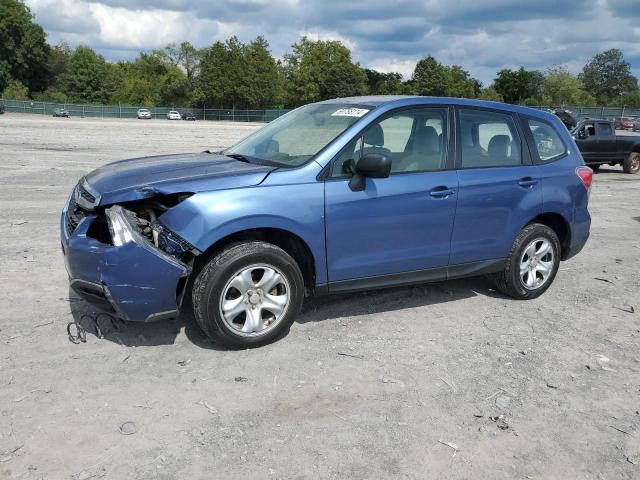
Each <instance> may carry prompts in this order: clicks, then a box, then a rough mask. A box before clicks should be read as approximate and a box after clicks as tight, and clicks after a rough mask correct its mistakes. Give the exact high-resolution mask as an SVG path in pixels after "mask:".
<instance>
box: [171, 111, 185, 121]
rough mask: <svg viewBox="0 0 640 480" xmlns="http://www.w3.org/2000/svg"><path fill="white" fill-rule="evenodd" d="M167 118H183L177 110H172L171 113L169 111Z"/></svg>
mask: <svg viewBox="0 0 640 480" xmlns="http://www.w3.org/2000/svg"><path fill="white" fill-rule="evenodd" d="M167 120H182V115H180V113H179V112H176V111H175V110H171V111H170V112H169V113H167Z"/></svg>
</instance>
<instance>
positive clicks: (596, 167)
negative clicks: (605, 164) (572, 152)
mask: <svg viewBox="0 0 640 480" xmlns="http://www.w3.org/2000/svg"><path fill="white" fill-rule="evenodd" d="M600 167H601V165H600V164H599V163H598V164H595V165H594V164H591V165H589V168H590V169H591V170H593V173H598V170H600Z"/></svg>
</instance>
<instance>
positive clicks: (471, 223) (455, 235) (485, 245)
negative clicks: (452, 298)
mask: <svg viewBox="0 0 640 480" xmlns="http://www.w3.org/2000/svg"><path fill="white" fill-rule="evenodd" d="M456 117H457V118H456V122H457V125H458V128H457V132H458V135H457V142H458V144H457V158H456V168H457V173H458V206H457V210H456V215H455V220H454V225H453V232H452V237H451V260H450V264H451V265H452V266H453V265H461V264H465V263H471V262H479V261H486V260H497V259H501V258H505V257H506V256H507V255H508V253H509V250H510V249H511V246H512V244H513V241H514V239H515V237H516V235H517V233H518V232H519V231H520V229H521V228H522V226H523V225H524V224H525V223H526V222H527V221H528V220H529V219H530V218H533V217H535V215H537V214H538V213H541V211H542V189H541V185H540V184H539V182H540V173H539V170H538V167H537V166H535V165H533V163H532V161H531V155H530V152H529V150H528V148H527V146H526V143H525V142H524V141H523V136H522V133H521V128H520V126H519V122H518V121H517V117H516V116H515V115H512V114H510V113H505V112H503V111H494V110H486V109H477V108H469V107H465V108H458V109H457V110H456Z"/></svg>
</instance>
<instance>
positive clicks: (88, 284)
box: [60, 207, 190, 322]
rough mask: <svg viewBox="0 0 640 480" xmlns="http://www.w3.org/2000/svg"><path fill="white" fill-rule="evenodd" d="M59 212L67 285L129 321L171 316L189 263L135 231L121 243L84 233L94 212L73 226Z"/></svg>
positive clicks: (176, 311)
mask: <svg viewBox="0 0 640 480" xmlns="http://www.w3.org/2000/svg"><path fill="white" fill-rule="evenodd" d="M67 209H68V207H65V209H64V210H63V212H62V217H61V221H60V235H61V240H62V242H61V243H62V252H63V254H64V261H65V267H66V269H67V273H68V274H69V282H70V286H71V288H72V289H73V290H74V291H75V292H76V293H78V295H80V296H81V297H82V298H83V299H85V300H87V301H88V302H91V303H92V304H94V305H96V306H98V307H100V308H102V309H104V310H107V311H111V312H113V313H114V314H115V315H116V316H118V317H120V318H122V319H124V320H130V321H140V322H148V321H152V320H159V319H163V318H172V317H176V316H177V315H178V313H179V311H178V309H179V303H180V301H181V299H182V294H183V290H184V285H185V284H186V278H187V276H188V275H189V273H190V267H189V266H188V265H185V264H183V263H181V262H179V261H178V260H176V259H174V258H173V257H170V256H169V255H166V254H164V253H163V252H161V251H159V250H156V249H155V247H153V246H152V245H151V244H150V243H149V242H147V241H146V240H145V239H144V238H137V237H136V236H134V240H133V241H129V242H127V243H125V244H124V245H122V246H120V247H116V246H113V245H107V244H104V243H101V242H99V241H98V240H95V239H93V238H91V237H88V236H87V231H88V229H89V227H90V225H91V222H93V221H94V220H95V219H96V217H95V216H94V215H89V216H86V217H84V218H83V219H82V220H81V221H80V223H79V224H78V226H77V227H76V228H75V230H73V231H69V230H70V228H69V226H68V222H67Z"/></svg>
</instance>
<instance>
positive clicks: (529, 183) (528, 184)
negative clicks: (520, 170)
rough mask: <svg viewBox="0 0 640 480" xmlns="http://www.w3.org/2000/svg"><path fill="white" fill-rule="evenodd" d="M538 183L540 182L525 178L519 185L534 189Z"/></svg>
mask: <svg viewBox="0 0 640 480" xmlns="http://www.w3.org/2000/svg"><path fill="white" fill-rule="evenodd" d="M537 183H538V180H536V179H535V178H531V177H524V178H521V179H520V180H519V181H518V185H520V186H521V187H533V186H534V185H535V184H537Z"/></svg>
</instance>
